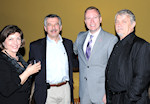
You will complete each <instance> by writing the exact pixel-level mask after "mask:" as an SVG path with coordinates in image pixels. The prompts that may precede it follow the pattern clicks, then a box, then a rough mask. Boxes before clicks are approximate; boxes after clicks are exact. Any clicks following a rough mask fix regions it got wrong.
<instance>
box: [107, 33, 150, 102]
mask: <svg viewBox="0 0 150 104" xmlns="http://www.w3.org/2000/svg"><path fill="white" fill-rule="evenodd" d="M149 82H150V44H149V43H148V42H146V41H145V40H143V39H141V38H139V37H137V36H136V35H135V34H134V33H131V34H129V35H128V36H126V37H125V38H124V39H123V40H121V41H119V42H118V43H117V44H116V45H115V46H114V49H113V51H112V54H111V56H110V59H109V61H108V65H107V68H106V94H107V104H150V102H149V99H148V84H149Z"/></svg>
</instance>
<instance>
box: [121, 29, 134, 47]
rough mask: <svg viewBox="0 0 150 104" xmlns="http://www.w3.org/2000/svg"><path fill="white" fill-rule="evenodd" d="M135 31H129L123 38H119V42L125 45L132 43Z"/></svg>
mask: <svg viewBox="0 0 150 104" xmlns="http://www.w3.org/2000/svg"><path fill="white" fill-rule="evenodd" d="M135 36H136V35H135V33H134V32H131V33H130V34H128V35H127V36H126V37H125V38H123V39H122V40H120V42H121V43H122V44H123V45H125V44H126V43H130V44H131V43H132V42H133V39H134V37H135Z"/></svg>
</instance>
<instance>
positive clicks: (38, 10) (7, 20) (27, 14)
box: [0, 0, 150, 98]
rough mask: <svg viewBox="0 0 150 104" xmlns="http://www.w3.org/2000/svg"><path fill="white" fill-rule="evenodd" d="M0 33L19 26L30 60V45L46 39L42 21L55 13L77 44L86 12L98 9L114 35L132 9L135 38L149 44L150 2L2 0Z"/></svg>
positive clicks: (75, 75) (104, 23)
mask: <svg viewBox="0 0 150 104" xmlns="http://www.w3.org/2000/svg"><path fill="white" fill-rule="evenodd" d="M0 4H1V6H0V30H1V29H2V28H3V27H4V26H6V25H8V24H15V25H18V26H19V27H20V28H21V29H22V31H23V33H24V38H25V40H26V45H25V50H26V53H25V56H24V59H25V60H26V61H27V60H28V53H29V44H30V42H31V41H34V40H37V39H39V38H42V37H44V31H43V19H44V17H45V16H46V15H48V14H51V13H54V14H58V15H59V16H60V17H61V18H62V22H63V31H62V35H63V36H64V37H66V38H69V39H71V40H73V41H75V39H76V37H77V34H78V33H79V32H80V31H85V28H84V17H83V16H84V15H83V14H84V10H85V9H86V8H87V7H88V6H96V7H97V8H99V9H100V11H101V14H102V18H103V21H102V27H103V29H105V30H106V31H108V32H110V33H112V34H115V31H114V16H115V14H116V12H117V11H119V10H121V9H130V10H132V11H133V12H134V14H135V15H136V20H137V26H136V34H137V35H138V36H140V37H142V38H144V39H146V40H147V41H149V42H150V36H149V25H150V20H149V19H150V12H149V11H150V6H149V4H150V0H1V1H0ZM78 76H79V75H78V73H74V88H75V89H74V92H75V94H74V95H75V98H77V97H78V90H79V89H78V87H79V81H78V80H79V79H78Z"/></svg>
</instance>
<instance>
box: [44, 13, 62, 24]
mask: <svg viewBox="0 0 150 104" xmlns="http://www.w3.org/2000/svg"><path fill="white" fill-rule="evenodd" d="M55 17H56V18H58V19H59V26H61V25H62V22H61V18H60V17H59V16H58V15H56V14H49V15H47V16H46V17H45V19H44V26H47V19H48V18H55Z"/></svg>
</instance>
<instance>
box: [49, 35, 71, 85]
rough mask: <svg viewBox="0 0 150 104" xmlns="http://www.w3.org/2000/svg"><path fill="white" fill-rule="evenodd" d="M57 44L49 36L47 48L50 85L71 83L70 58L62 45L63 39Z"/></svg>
mask: <svg viewBox="0 0 150 104" xmlns="http://www.w3.org/2000/svg"><path fill="white" fill-rule="evenodd" d="M59 37H60V40H59V41H58V42H57V43H56V42H55V41H54V40H51V39H50V38H49V37H48V36H47V40H46V42H47V47H46V80H47V83H50V84H58V83H61V82H65V81H69V67H68V57H67V53H66V50H65V47H64V45H63V43H62V41H63V40H62V37H61V36H60V35H59Z"/></svg>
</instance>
